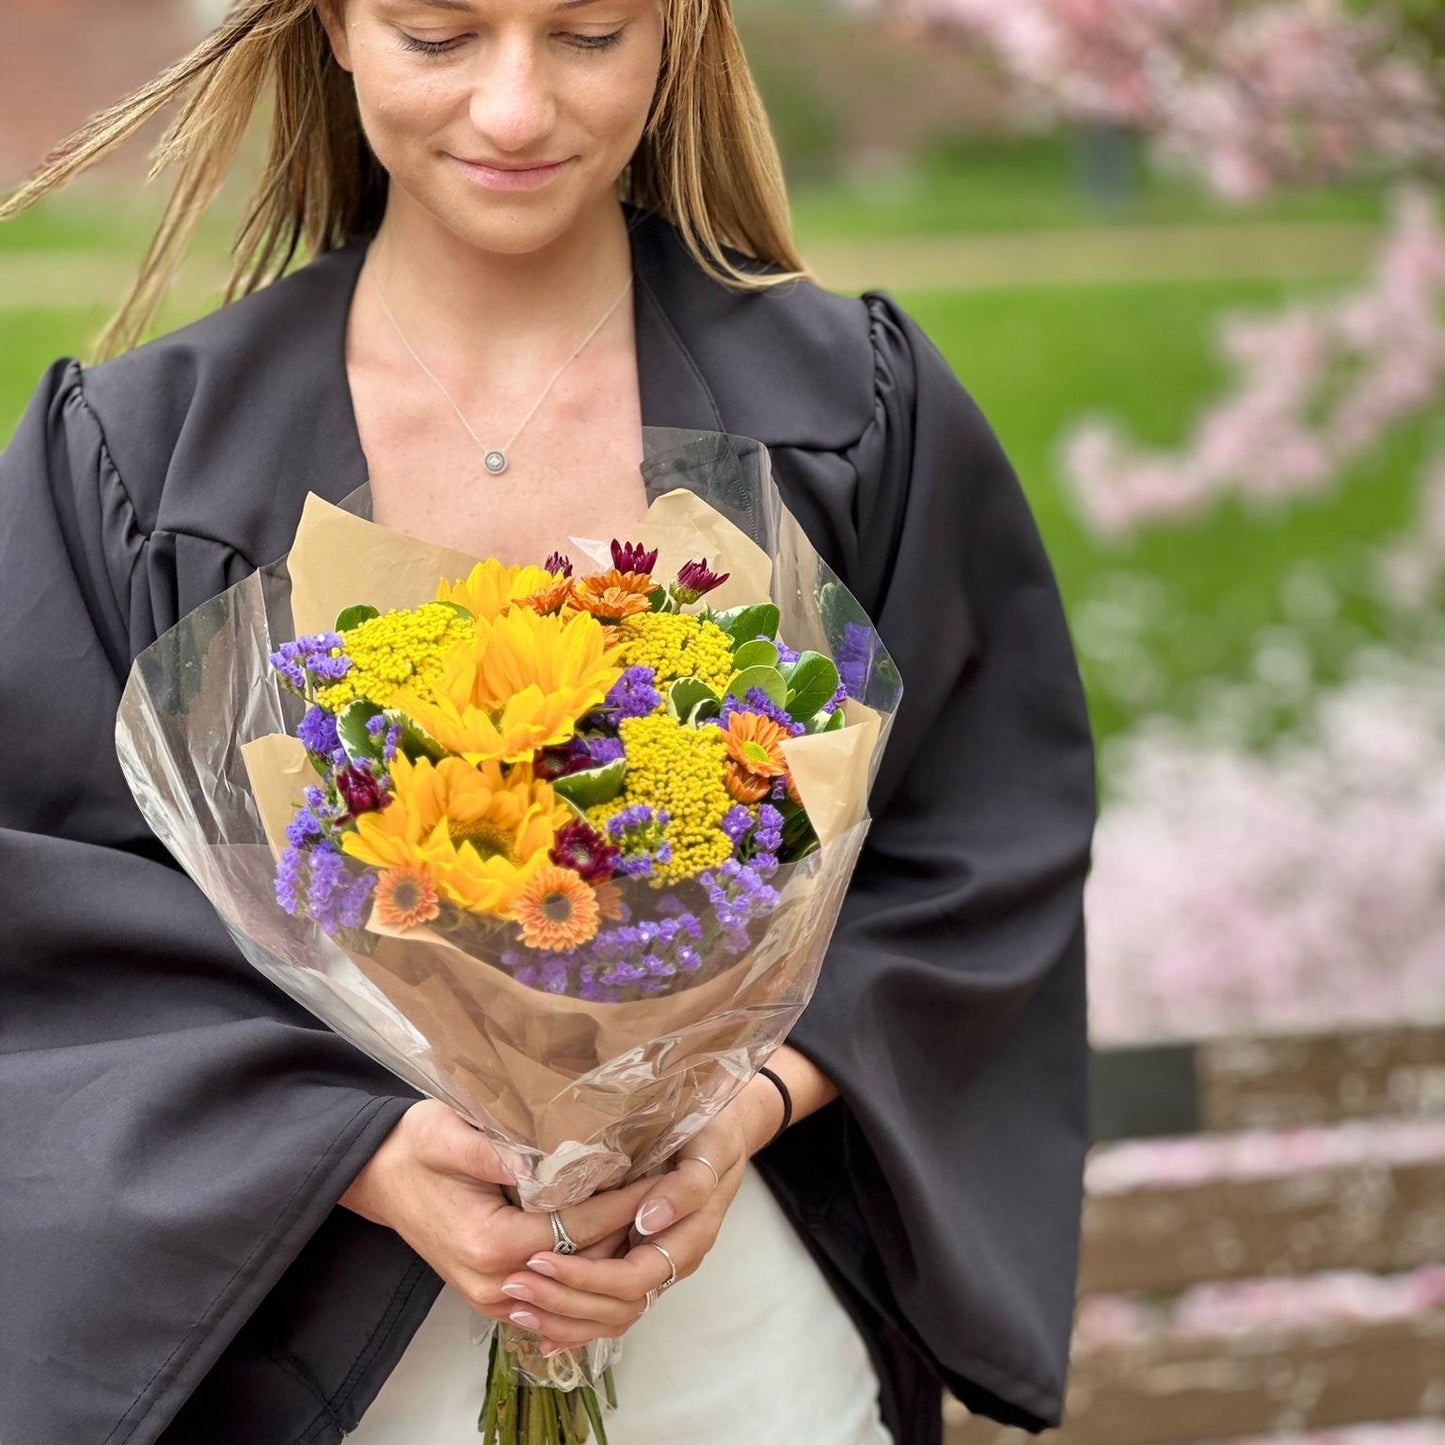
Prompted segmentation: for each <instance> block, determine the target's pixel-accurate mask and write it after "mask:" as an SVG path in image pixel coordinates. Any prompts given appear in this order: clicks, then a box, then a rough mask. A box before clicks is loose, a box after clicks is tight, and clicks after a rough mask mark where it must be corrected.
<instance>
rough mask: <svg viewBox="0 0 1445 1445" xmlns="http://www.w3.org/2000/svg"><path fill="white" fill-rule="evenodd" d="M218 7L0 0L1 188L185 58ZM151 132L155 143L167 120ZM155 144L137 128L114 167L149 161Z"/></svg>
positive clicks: (195, 0)
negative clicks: (0, 37) (0, 34)
mask: <svg viewBox="0 0 1445 1445" xmlns="http://www.w3.org/2000/svg"><path fill="white" fill-rule="evenodd" d="M215 8H216V7H215V6H214V5H210V6H208V5H207V4H205V3H204V0H0V19H3V22H4V26H5V39H4V43H3V44H0V97H3V99H0V188H5V189H9V188H10V187H12V186H14V185H15V184H16V183H17V182H18V181H21V180H23V179H24V178H25V177H26V176H27V175H28V174H29V173H30V172H31V171H33V170H34V169H35V167H36V166H37V165H38V164H39V163H40V161H41V160H42V159H43V158H44V156H45V154H46V152H47V151H48V150H49V149H50V148H51V147H52V146H53V145H54V144H55V143H56V142H57V141H59V140H61V139H62V138H63V137H64V136H66V135H68V134H69V133H70V132H71V131H72V130H74V129H75V127H76V126H78V125H80V124H81V123H82V122H84V121H85V120H86V119H87V118H88V117H90V116H92V115H94V114H95V113H96V112H97V111H100V110H104V109H105V108H106V107H107V106H109V105H113V104H114V103H115V102H116V101H118V100H120V99H121V98H122V97H123V96H125V95H127V94H128V93H129V92H130V91H131V90H133V89H134V88H135V87H136V86H138V85H140V84H142V83H143V82H144V81H146V80H148V79H149V78H150V77H151V76H153V75H155V74H157V73H158V72H159V71H161V70H162V69H164V68H165V66H167V65H169V64H171V63H173V62H174V61H176V60H179V59H180V58H181V57H182V56H183V55H184V54H185V53H186V52H187V51H188V50H189V49H190V48H191V46H193V45H194V44H195V43H196V41H197V39H198V38H199V37H200V36H201V35H202V34H204V32H205V29H206V26H207V24H208V23H209V22H210V21H212V20H213V19H214V15H215ZM147 134H148V136H149V144H154V140H155V138H156V137H158V136H159V134H160V129H159V126H157V125H153V126H152V127H151V128H150V129H149V130H148V133H147ZM148 149H149V145H148V143H147V140H146V139H144V138H141V137H137V138H136V140H135V141H134V142H133V143H132V144H130V145H128V146H126V147H125V150H124V152H123V154H122V155H120V156H119V157H117V158H116V159H115V160H113V161H109V162H107V163H106V165H105V167H104V169H105V171H106V172H108V173H111V174H125V173H134V172H135V171H139V170H142V169H143V168H144V165H145V155H146V151H147V150H148Z"/></svg>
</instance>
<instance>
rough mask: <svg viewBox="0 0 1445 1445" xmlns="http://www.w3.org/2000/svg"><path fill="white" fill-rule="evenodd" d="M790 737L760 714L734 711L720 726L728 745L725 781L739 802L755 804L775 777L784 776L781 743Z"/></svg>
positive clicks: (785, 730) (780, 725)
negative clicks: (724, 725) (722, 726)
mask: <svg viewBox="0 0 1445 1445" xmlns="http://www.w3.org/2000/svg"><path fill="white" fill-rule="evenodd" d="M789 736H790V735H789V733H788V730H787V729H786V728H785V727H783V726H782V724H780V723H775V722H774V721H773V720H772V718H770V717H764V716H763V715H762V714H761V713H756V712H735V713H734V714H733V715H732V716H731V717H730V718H729V719H728V723H727V726H726V727H725V728H724V729H723V743H724V745H725V746H726V748H727V762H726V763H725V765H724V766H725V768H726V775H725V777H724V782H726V784H727V789H728V792H729V793H731V794H732V796H733V797H735V798H736V799H737V800H738V802H740V803H756V802H757V801H758V800H759V799H760V798H762V797H763V796H764V795H765V794H766V793H767V792H768V790H769V789H770V788H771V787H772V785H773V779H774V778H781V777H785V776H786V775H787V772H788V763H787V759H786V758H784V757H783V748H782V745H783V743H784V742H786V741H787V739H788V737H789Z"/></svg>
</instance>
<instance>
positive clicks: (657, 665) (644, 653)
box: [617, 612, 733, 693]
mask: <svg viewBox="0 0 1445 1445" xmlns="http://www.w3.org/2000/svg"><path fill="white" fill-rule="evenodd" d="M617 631H618V635H619V637H620V638H621V641H622V648H621V654H620V656H619V659H618V660H619V661H620V662H621V664H622V666H623V667H650V668H652V669H653V670H654V671H655V672H656V673H657V686H658V687H660V688H666V687H667V685H668V683H670V682H675V681H676V680H677V679H678V678H680V677H700V678H701V679H702V680H703V681H704V682H705V683H707V685H708V686H709V687H710V688H712V690H713V691H714V692H719V693H720V692H721V691H722V690H723V689H724V688H725V687H726V686H727V685H728V680H729V679H730V678H731V677H732V675H733V645H732V641H731V639H730V638H729V637H728V635H727V633H726V632H724V631H723V630H722V628H721V627H719V626H718V625H717V623H716V622H708V621H706V620H705V619H702V618H697V617H690V616H688V615H687V614H686V613H683V612H644V613H642V614H640V615H639V616H637V617H628V618H626V619H624V620H623V621H622V622H621V623H619V624H618V628H617Z"/></svg>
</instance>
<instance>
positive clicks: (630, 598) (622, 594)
mask: <svg viewBox="0 0 1445 1445" xmlns="http://www.w3.org/2000/svg"><path fill="white" fill-rule="evenodd" d="M656 590H657V583H656V582H654V581H653V580H652V578H651V577H649V576H647V575H646V573H643V572H619V571H618V570H617V568H616V567H612V568H610V569H609V570H608V571H606V572H599V573H597V574H596V575H595V576H592V577H584V578H583V579H582V580H581V581H580V582H578V583H577V584H576V585H575V586H574V587H573V589H572V603H573V606H575V607H579V608H581V609H582V610H583V611H584V612H590V613H591V614H592V616H594V617H596V618H599V619H600V620H601V621H603V622H621V621H622V619H623V618H624V617H634V616H637V615H638V614H640V613H643V612H651V611H652V593H653V592H654V591H656Z"/></svg>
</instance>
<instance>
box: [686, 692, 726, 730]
mask: <svg viewBox="0 0 1445 1445" xmlns="http://www.w3.org/2000/svg"><path fill="white" fill-rule="evenodd" d="M721 715H722V703H721V701H720V700H719V699H718V698H716V697H705V698H703V699H702V701H701V702H699V703H698V704H697V705H696V706H695V707H694V708H693V709H692V711H691V712H690V713H688V715H687V717H686V718H684V719H683V721H684V722H686V723H687V725H688V727H693V728H695V727H696V726H697V725H698V723H700V722H706V721H707V720H708V718H710V717H720V716H721Z"/></svg>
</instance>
